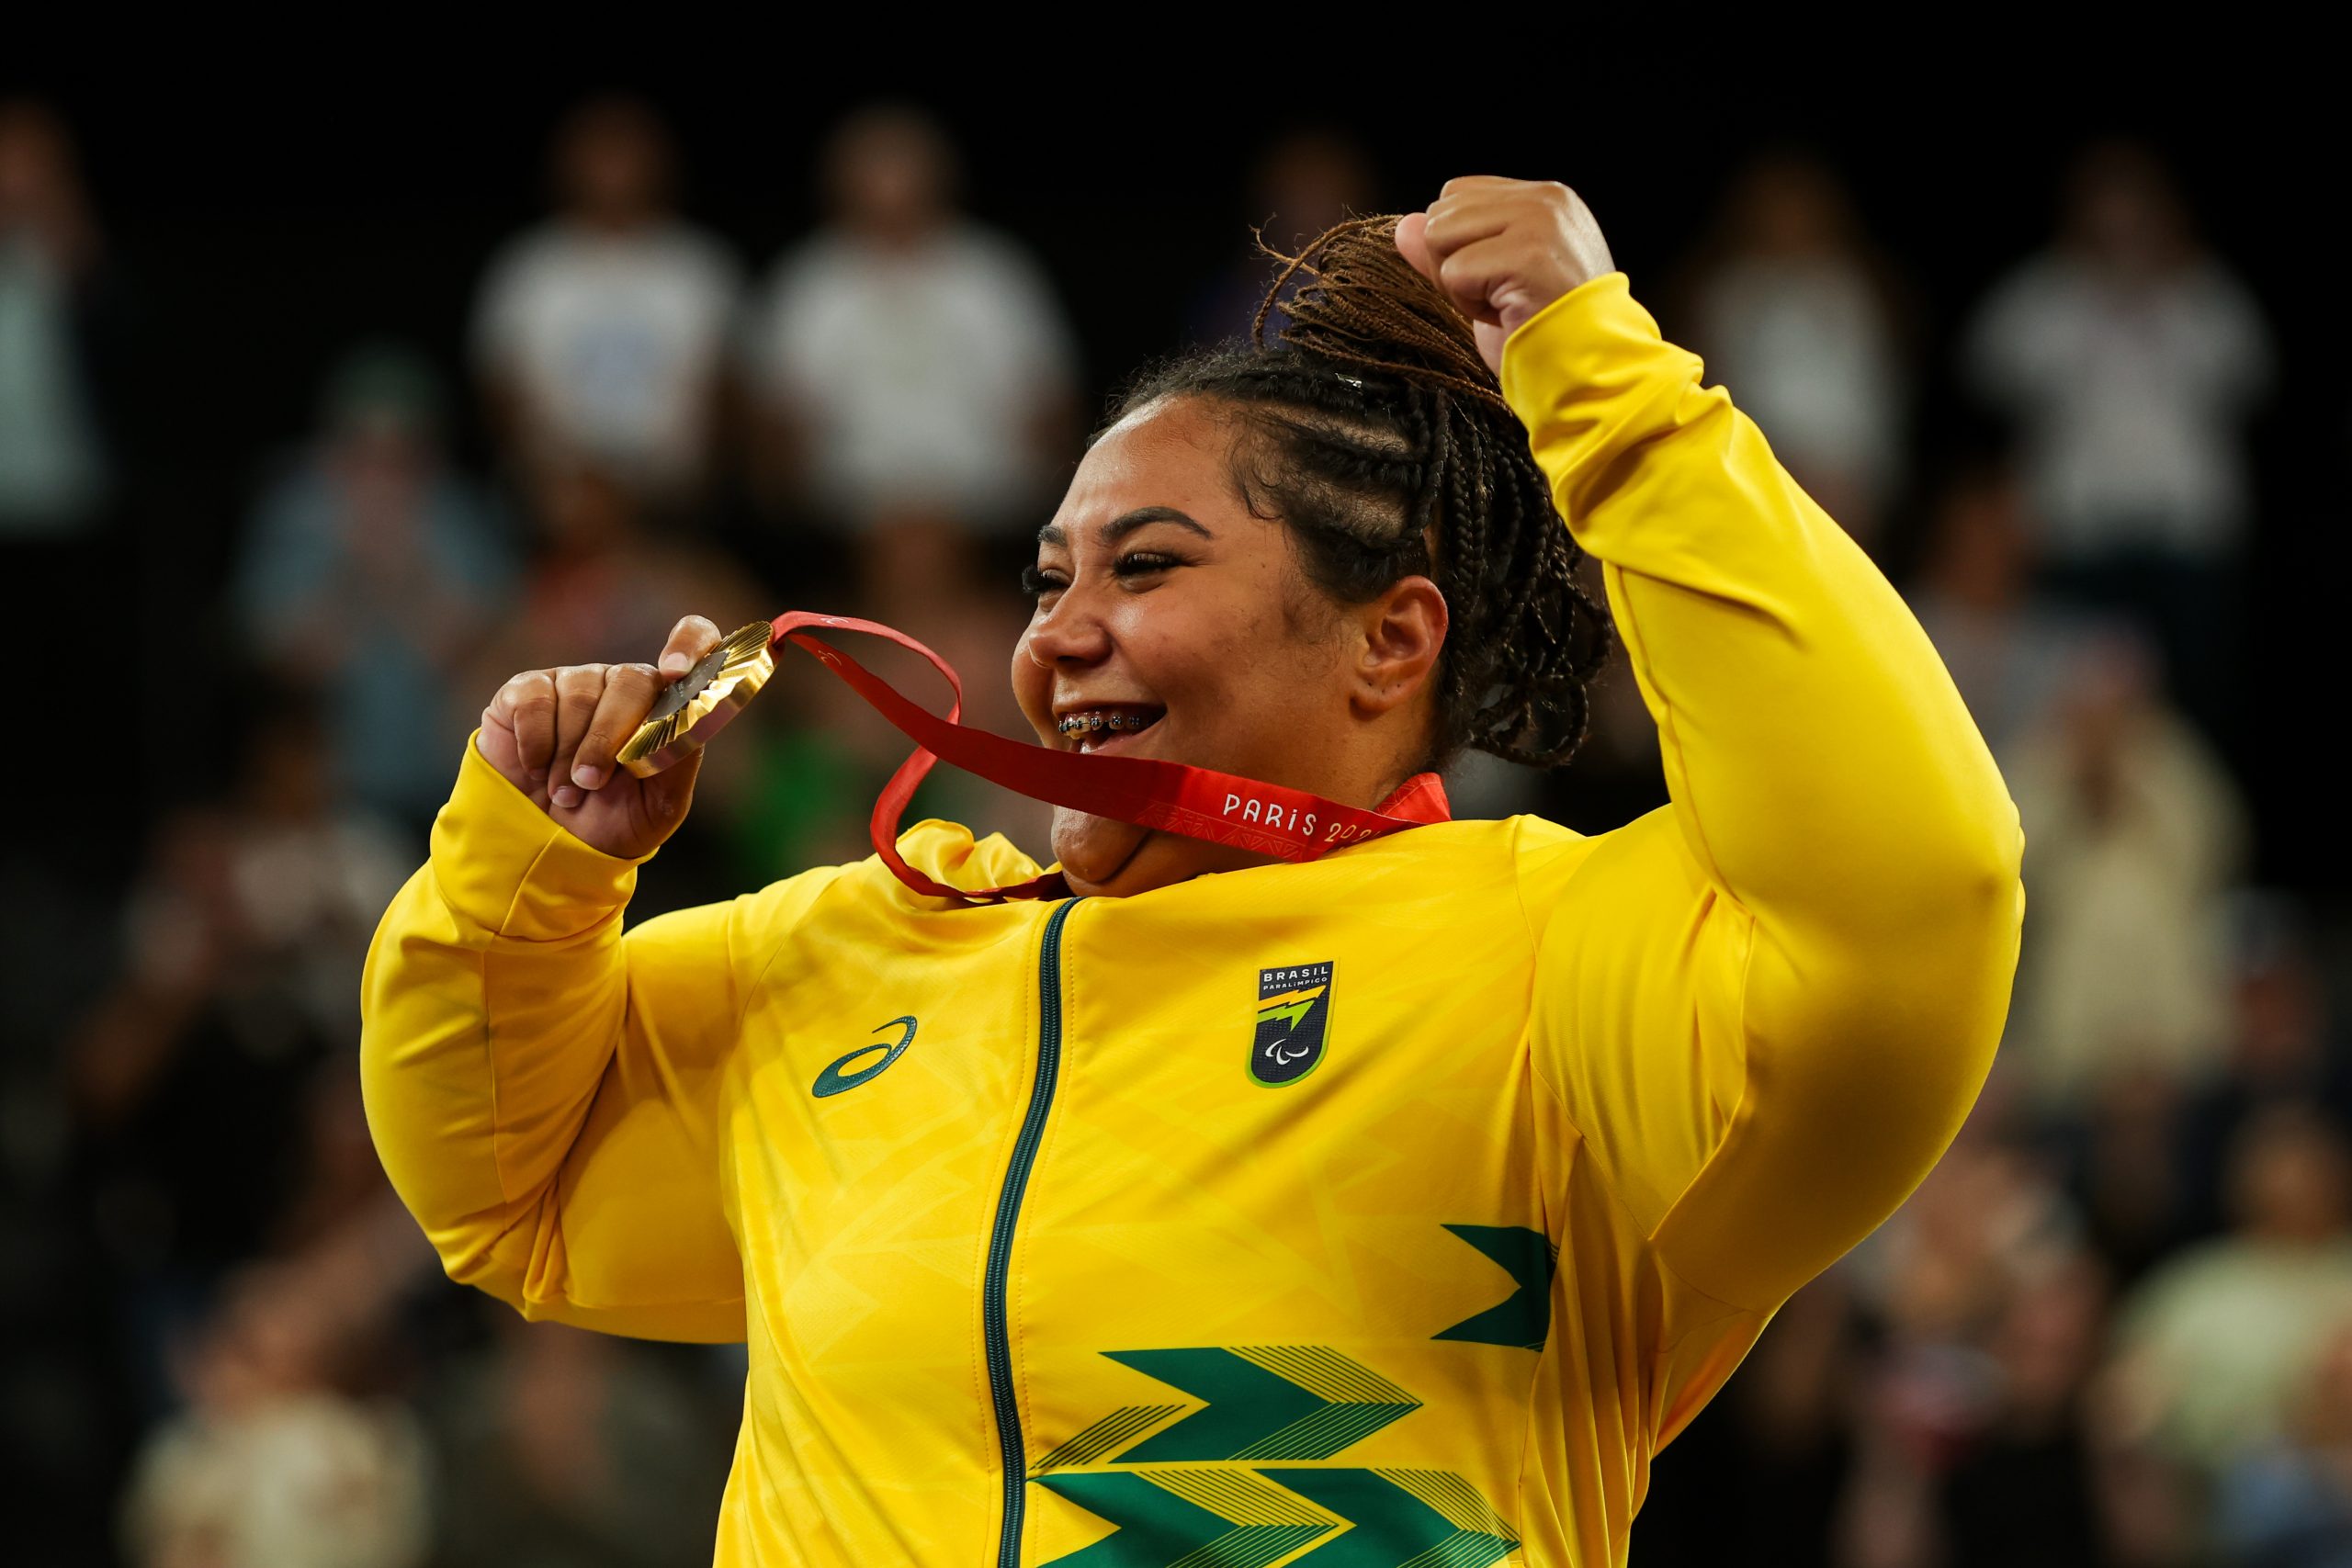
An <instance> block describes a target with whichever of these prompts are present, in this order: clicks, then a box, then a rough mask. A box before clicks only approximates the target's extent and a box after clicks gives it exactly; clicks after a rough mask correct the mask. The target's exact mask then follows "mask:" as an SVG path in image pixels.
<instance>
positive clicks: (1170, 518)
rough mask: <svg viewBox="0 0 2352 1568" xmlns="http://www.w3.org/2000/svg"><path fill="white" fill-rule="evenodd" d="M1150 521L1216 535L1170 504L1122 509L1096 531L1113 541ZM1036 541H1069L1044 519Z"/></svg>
mask: <svg viewBox="0 0 2352 1568" xmlns="http://www.w3.org/2000/svg"><path fill="white" fill-rule="evenodd" d="M1154 523H1173V524H1174V525H1176V526H1178V527H1179V528H1189V529H1191V530H1192V531H1193V533H1195V534H1198V535H1199V536H1201V537H1202V538H1204V539H1214V538H1216V535H1215V534H1212V533H1210V532H1209V531H1208V529H1206V528H1204V527H1203V526H1202V525H1200V524H1199V523H1198V522H1197V521H1195V520H1194V519H1193V518H1192V517H1190V516H1188V515H1187V514H1185V513H1182V512H1179V511H1177V510H1176V508H1174V507H1172V506H1138V507H1136V509H1135V510H1134V511H1133V512H1127V513H1121V514H1120V515H1118V516H1116V517H1114V518H1112V519H1111V521H1109V522H1108V523H1105V524H1103V526H1102V528H1101V530H1100V531H1099V532H1100V535H1101V537H1102V540H1103V543H1104V544H1106V545H1115V544H1117V543H1118V542H1119V541H1120V540H1121V539H1124V538H1125V537H1126V536H1128V535H1130V534H1132V533H1134V532H1135V531H1136V530H1137V529H1138V528H1148V527H1149V526H1151V525H1153V524H1154ZM1037 542H1038V543H1039V544H1041V545H1066V544H1068V543H1069V535H1068V534H1066V533H1064V532H1063V531H1062V527H1061V525H1060V524H1058V523H1048V524H1046V525H1045V526H1044V527H1042V528H1040V529H1038V530H1037Z"/></svg>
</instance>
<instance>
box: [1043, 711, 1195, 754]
mask: <svg viewBox="0 0 2352 1568" xmlns="http://www.w3.org/2000/svg"><path fill="white" fill-rule="evenodd" d="M1167 712H1168V710H1167V709H1166V708H1163V707H1158V706H1154V705H1149V704H1145V703H1101V704H1092V705H1086V706H1077V705H1073V706H1070V707H1066V708H1058V709H1057V710H1056V711H1055V713H1054V728H1056V729H1057V730H1059V731H1060V732H1061V737H1062V741H1063V744H1065V745H1067V746H1068V747H1069V749H1070V750H1074V751H1101V750H1107V749H1108V748H1109V747H1111V746H1112V745H1114V743H1118V742H1122V741H1125V740H1127V739H1131V738H1133V737H1134V736H1136V735H1137V734H1139V733H1140V732H1142V731H1144V730H1147V729H1149V728H1151V727H1152V726H1153V725H1155V724H1158V723H1159V720H1160V719H1161V717H1162V716H1165V715H1166V714H1167Z"/></svg>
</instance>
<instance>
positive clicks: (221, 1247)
mask: <svg viewBox="0 0 2352 1568" xmlns="http://www.w3.org/2000/svg"><path fill="white" fill-rule="evenodd" d="M323 759H324V748H323V746H322V744H321V737H320V734H319V730H318V727H317V726H316V724H315V723H314V722H312V721H311V719H309V718H308V717H307V716H305V715H304V714H303V713H302V712H301V711H300V708H299V707H287V708H283V709H280V710H279V711H277V712H275V713H273V714H272V715H271V716H269V717H268V718H267V719H266V721H265V723H264V725H263V727H262V728H261V730H260V732H259V734H258V736H257V737H256V739H255V741H254V745H253V747H252V749H251V752H250V755H249V758H248V761H247V763H246V767H245V776H244V779H243V783H242V784H241V785H240V787H239V791H238V794H237V795H236V797H235V798H234V799H233V800H232V802H231V803H230V804H229V805H228V806H227V807H220V808H205V809H199V810H195V811H190V812H187V813H185V814H183V815H182V816H181V817H180V818H177V819H175V821H173V822H172V823H171V824H169V825H168V826H167V828H166V829H164V831H163V832H162V833H161V834H159V836H158V842H157V845H156V849H155V852H154V854H153V863H152V864H151V865H150V867H149V868H148V869H147V871H146V872H145V873H144V874H142V875H141V878H140V882H139V885H138V886H136V887H135V888H134V889H133V891H132V894H131V897H130V901H129V904H128V907H127V908H126V909H125V912H124V918H123V942H122V947H123V960H124V967H123V972H122V974H121V976H120V977H119V979H118V980H117V981H116V982H115V984H114V986H113V987H112V988H111V989H110V990H109V991H108V993H107V994H106V995H105V996H104V997H102V998H100V999H99V1001H98V1002H97V1004H96V1006H95V1007H94V1008H93V1009H92V1010H91V1011H90V1013H89V1015H88V1017H87V1018H86V1020H85V1022H84V1023H83V1024H82V1026H81V1028H80V1029H79V1030H78V1031H77V1032H76V1034H75V1037H74V1040H73V1041H72V1042H71V1043H70V1045H69V1048H68V1069H67V1077H68V1081H69V1082H70V1084H71V1086H72V1091H73V1101H74V1108H75V1111H76V1119H77V1122H78V1123H79V1132H80V1135H81V1142H82V1163H83V1166H84V1170H85V1174H84V1178H83V1179H84V1181H85V1188H86V1191H87V1201H88V1203H89V1205H90V1208H89V1213H88V1217H87V1220H86V1222H85V1223H87V1224H89V1225H90V1226H91V1228H92V1229H93V1230H94V1231H95V1232H96V1235H97V1237H98V1239H99V1241H100V1244H101V1245H102V1246H103V1247H104V1248H105V1249H106V1253H107V1258H108V1259H109V1261H110V1263H111V1266H112V1268H113V1269H114V1270H115V1271H116V1273H117V1274H118V1276H119V1280H120V1281H121V1283H120V1286H119V1290H118V1292H117V1297H116V1303H115V1304H116V1305H117V1306H118V1308H119V1311H120V1313H121V1314H123V1317H122V1322H121V1325H120V1326H121V1327H122V1329H123V1331H124V1332H125V1334H126V1336H127V1337H128V1346H127V1348H128V1350H129V1352H130V1355H129V1359H130V1368H129V1371H130V1376H131V1378H132V1380H133V1382H134V1383H135V1384H142V1383H143V1385H144V1386H143V1388H142V1389H141V1390H140V1392H141V1393H144V1394H145V1395H146V1396H148V1397H152V1396H153V1384H154V1380H155V1378H156V1376H157V1374H158V1372H159V1371H160V1358H159V1355H158V1352H157V1345H158V1343H159V1340H160V1338H161V1337H163V1336H164V1334H166V1333H167V1332H168V1331H169V1329H170V1327H171V1325H172V1324H173V1322H174V1320H175V1319H176V1318H177V1317H178V1316H179V1315H180V1314H183V1313H184V1312H185V1311H186V1310H187V1303H189V1302H190V1301H192V1300H195V1299H198V1298H199V1297H201V1295H202V1294H203V1293H204V1292H205V1291H206V1290H207V1288H208V1287H209V1283H210V1281H211V1280H213V1279H214V1278H215V1277H216V1276H217V1275H218V1274H219V1273H220V1271H221V1270H222V1269H226V1268H228V1267H229V1266H231V1265H233V1264H235V1263H237V1262H239V1261H241V1260H243V1259H244V1258H249V1257H252V1256H254V1254H255V1253H256V1252H258V1251H259V1250H260V1249H261V1248H263V1247H265V1246H266V1244H267V1243H268V1242H269V1240H270V1239H271V1236H272V1234H273V1231H274V1230H275V1229H276V1228H277V1224H278V1216H279V1214H280V1211H281V1205H282V1204H283V1203H284V1202H285V1201H286V1199H287V1195H288V1191H289V1190H291V1186H292V1183H291V1181H290V1178H291V1177H292V1176H293V1175H294V1174H295V1172H296V1171H297V1169H298V1168H299V1167H298V1165H297V1164H296V1161H297V1159H298V1157H299V1156H300V1153H301V1151H302V1142H301V1139H300V1135H299V1130H300V1128H301V1127H302V1125H303V1123H304V1122H305V1121H306V1119H307V1117H308V1114H309V1112H308V1111H307V1110H306V1104H307V1102H308V1101H309V1100H310V1098H311V1094H312V1089H311V1083H312V1081H313V1079H314V1077H315V1076H316V1074H317V1072H318V1069H319V1065H320V1064H321V1063H322V1061H325V1060H327V1059H329V1058H331V1057H332V1056H334V1055H337V1054H339V1053H341V1052H343V1051H345V1050H346V1049H348V1048H349V1046H350V1044H351V1043H352V1042H354V1041H356V1039H357V1037H358V1027H359V1017H358V1006H359V998H358V990H357V987H356V983H355V982H356V976H357V975H358V973H359V965H360V962H361V960H362V959H363V958H364V956H365V955H366V953H367V945H368V937H369V936H370V935H371V934H372V933H373V931H374V930H375V926H376V921H377V919H379V917H380V916H381V915H382V913H383V909H384V905H385V904H386V902H387V901H389V900H390V897H391V895H392V893H393V891H394V890H395V889H397V888H398V887H399V886H400V884H401V880H402V879H403V878H404V877H405V876H406V875H407V874H408V871H409V869H410V867H411V866H412V865H413V863H414V854H415V852H414V850H413V847H412V846H411V845H410V844H409V843H408V841H407V840H405V839H404V838H403V837H401V835H399V834H397V833H395V832H393V831H391V830H390V829H388V828H387V827H385V826H384V825H383V824H381V823H379V822H378V821H377V820H375V819H374V818H369V817H368V816H367V815H365V814H364V813H360V812H356V811H354V810H353V809H351V808H349V807H346V806H345V805H343V804H342V803H340V802H339V801H338V800H337V798H336V797H335V796H334V793H333V792H332V790H331V789H330V788H329V786H328V784H327V780H326V772H325V767H324V761H323ZM224 1130H233V1132H232V1133H230V1132H225V1131H224Z"/></svg>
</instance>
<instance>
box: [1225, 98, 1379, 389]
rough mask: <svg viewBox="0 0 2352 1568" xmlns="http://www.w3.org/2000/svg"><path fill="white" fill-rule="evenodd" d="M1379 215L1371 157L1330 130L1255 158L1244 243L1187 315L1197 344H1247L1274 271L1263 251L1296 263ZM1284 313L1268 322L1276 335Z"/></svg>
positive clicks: (1299, 136)
mask: <svg viewBox="0 0 2352 1568" xmlns="http://www.w3.org/2000/svg"><path fill="white" fill-rule="evenodd" d="M1380 208H1381V197H1380V180H1379V177H1378V175H1376V174H1375V173H1374V170H1373V166H1372V159H1371V157H1370V156H1369V155H1368V154H1367V153H1366V152H1364V150H1363V148H1362V147H1360V146H1358V145H1357V144H1356V142H1355V141H1354V140H1353V139H1352V138H1351V137H1349V136H1348V135H1347V134H1345V133H1344V132H1342V131H1339V130H1331V129H1329V128H1320V129H1317V130H1302V131H1298V132H1295V134H1292V135H1289V136H1285V137H1283V139H1282V140H1281V141H1276V142H1275V143H1274V144H1273V145H1272V146H1271V147H1269V148H1267V149H1266V151H1265V152H1263V153H1262V154H1261V155H1260V157H1259V159H1258V163H1257V165H1256V167H1255V168H1254V169H1252V170H1251V171H1250V206H1249V209H1248V212H1247V214H1246V217H1247V219H1248V229H1249V233H1250V236H1251V238H1250V243H1249V245H1248V246H1247V247H1246V248H1245V249H1244V250H1243V252H1242V254H1240V255H1239V256H1238V257H1237V258H1236V259H1235V260H1234V262H1233V265H1231V266H1229V267H1228V268H1227V270H1226V272H1225V273H1224V275H1223V276H1220V277H1219V278H1218V279H1217V282H1216V287H1215V288H1212V289H1210V290H1209V291H1208V293H1207V294H1206V295H1205V296H1204V298H1203V299H1201V300H1200V302H1199V303H1198V304H1197V305H1196V306H1195V307H1194V308H1193V318H1192V321H1191V327H1192V335H1193V340H1194V341H1195V342H1200V343H1216V342H1218V341H1220V340H1221V339H1225V338H1229V337H1246V336H1248V335H1249V333H1250V327H1251V326H1252V325H1253V324H1254V323H1255V322H1256V321H1257V319H1258V307H1259V305H1260V304H1261V303H1262V302H1263V301H1264V299H1265V298H1266V289H1267V287H1268V286H1269V285H1270V284H1272V282H1273V280H1274V272H1275V263H1274V261H1273V258H1272V257H1271V256H1269V255H1268V254H1266V249H1265V248H1266V247H1271V248H1272V249H1273V250H1275V251H1278V252H1280V253H1281V254H1283V255H1286V256H1288V255H1296V254H1298V253H1299V252H1300V251H1301V250H1303V249H1305V248H1306V243H1307V242H1308V241H1309V240H1312V239H1313V238H1315V236H1317V234H1320V233H1322V232H1323V231H1325V230H1326V229H1329V228H1330V227H1331V226H1332V225H1334V224H1336V223H1338V222H1340V220H1342V219H1347V218H1360V217H1363V215H1364V214H1366V213H1370V212H1376V211H1379V210H1380ZM1282 324H1283V316H1282V312H1281V311H1279V310H1276V311H1275V312H1273V313H1272V315H1271V316H1269V317H1268V319H1267V321H1266V331H1267V333H1269V334H1272V333H1274V332H1277V331H1279V330H1280V329H1281V327H1282Z"/></svg>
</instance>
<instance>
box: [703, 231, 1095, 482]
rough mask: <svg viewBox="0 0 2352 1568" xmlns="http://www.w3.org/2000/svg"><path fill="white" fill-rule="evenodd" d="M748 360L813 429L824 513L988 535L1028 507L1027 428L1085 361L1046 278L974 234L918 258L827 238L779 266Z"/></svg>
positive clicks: (953, 235)
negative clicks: (945, 525)
mask: <svg viewBox="0 0 2352 1568" xmlns="http://www.w3.org/2000/svg"><path fill="white" fill-rule="evenodd" d="M746 351H747V354H748V356H749V358H750V361H751V364H752V377H753V378H754V380H755V382H756V384H757V385H758V386H759V387H760V388H761V389H762V390H763V392H764V393H765V395H766V396H767V397H769V398H770V399H772V400H775V402H776V403H777V404H778V405H780V406H782V407H784V408H786V409H789V410H791V411H793V412H795V413H796V414H797V416H798V417H799V418H801V419H803V420H806V421H808V422H809V423H810V425H811V427H812V428H811V431H810V434H811V436H812V457H813V461H814V464H815V475H814V483H815V486H816V490H817V494H818V498H819V500H820V502H823V503H824V504H825V505H826V506H827V507H828V508H830V509H831V510H832V511H834V512H835V513H838V514H839V515H840V516H841V517H842V520H843V521H844V522H846V523H848V524H850V525H853V526H863V525H866V524H869V523H871V522H872V521H873V520H874V518H875V517H876V516H877V515H879V514H882V513H888V512H890V511H893V510H899V509H910V508H913V509H932V508H939V509H944V510H946V511H949V512H951V513H955V514H956V515H957V516H960V517H963V518H966V519H968V520H971V521H973V522H975V523H978V524H981V525H986V524H988V523H991V522H994V521H996V520H998V519H999V518H1000V517H1001V516H1002V515H1003V514H1004V513H1008V512H1010V511H1012V510H1014V509H1017V508H1019V507H1021V506H1023V505H1025V504H1027V503H1029V502H1032V501H1034V500H1035V496H1036V493H1037V491H1039V489H1040V488H1041V484H1042V481H1043V480H1044V479H1045V478H1046V476H1045V475H1043V474H1041V473H1040V472H1039V471H1038V463H1037V457H1036V453H1035V440H1034V437H1033V434H1032V431H1031V422H1032V421H1033V420H1035V417H1036V415H1037V412H1038V411H1039V409H1040V408H1041V406H1043V405H1044V404H1045V403H1046V400H1049V399H1052V398H1055V397H1057V396H1059V395H1061V394H1063V393H1064V392H1066V391H1067V390H1068V389H1069V387H1070V386H1071V384H1072V383H1073V381H1074V379H1075V363H1076V358H1077V355H1076V354H1075V352H1074V350H1073V347H1072V344H1071V338H1070V333H1069V326H1068V324H1067V323H1066V321H1064V319H1063V316H1062V313H1061V310H1060V307H1059V306H1058V305H1057V303H1056V301H1055V299H1054V297H1053V293H1052V290H1051V289H1050V288H1049V287H1048V286H1047V284H1046V279H1045V276H1044V274H1043V273H1042V272H1041V271H1040V270H1039V269H1038V267H1037V266H1036V265H1035V263H1034V262H1032V261H1031V260H1030V259H1029V258H1028V256H1026V255H1025V254H1023V253H1022V251H1021V250H1020V249H1019V248H1018V247H1017V246H1015V245H1014V244H1013V243H1012V242H1011V241H1010V240H1007V239H1004V238H1002V237H1001V236H998V235H996V234H992V233H989V232H988V231H985V230H981V229H978V228H973V227H968V226H966V227H959V228H956V229H951V230H948V231H944V232H943V233H942V234H940V235H939V236H938V237H937V238H936V239H934V240H933V241H931V242H929V243H926V244H924V245H922V247H920V248H919V249H914V250H886V249H883V248H881V247H878V246H875V245H870V244H866V243H863V242H861V241H858V240H856V239H854V238H851V237H849V236H847V235H842V234H837V233H823V234H819V235H818V236H817V237H815V238H814V239H811V240H809V242H808V243H805V244H803V245H801V246H800V247H798V248H797V249H796V250H794V251H792V252H789V253H787V254H786V255H785V256H784V258H783V259H782V260H781V261H779V262H778V263H777V264H776V267H775V272H774V274H773V275H772V276H770V278H769V280H768V282H767V284H766V286H765V288H764V289H763V291H762V294H761V298H760V299H759V301H758V304H757V306H756V308H755V310H754V311H753V313H752V321H751V324H750V327H749V331H748V341H747V344H746Z"/></svg>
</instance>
